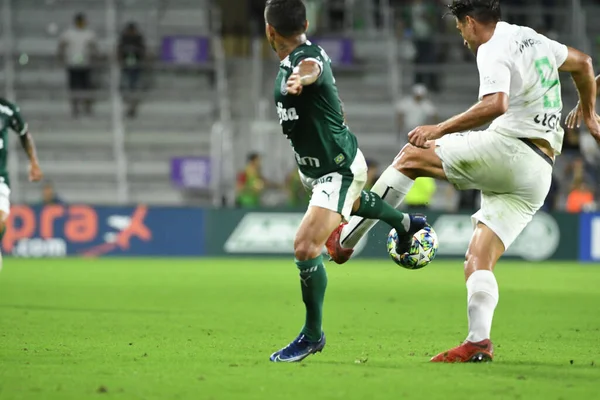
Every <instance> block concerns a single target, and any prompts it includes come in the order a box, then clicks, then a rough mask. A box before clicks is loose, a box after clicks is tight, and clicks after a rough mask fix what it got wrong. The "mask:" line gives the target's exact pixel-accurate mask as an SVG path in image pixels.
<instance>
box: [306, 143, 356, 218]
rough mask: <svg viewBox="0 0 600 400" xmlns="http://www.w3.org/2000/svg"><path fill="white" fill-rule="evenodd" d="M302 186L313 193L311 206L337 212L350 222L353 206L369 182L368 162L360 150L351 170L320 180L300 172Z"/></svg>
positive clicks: (334, 173)
mask: <svg viewBox="0 0 600 400" xmlns="http://www.w3.org/2000/svg"><path fill="white" fill-rule="evenodd" d="M300 179H301V180H302V184H303V185H304V187H305V188H306V190H309V191H311V192H312V195H311V196H310V203H309V206H316V207H321V208H325V209H328V210H332V211H335V212H337V213H339V214H341V215H342V217H343V218H344V220H346V221H349V220H350V214H351V213H352V205H353V204H354V202H355V201H356V199H358V198H359V197H360V193H361V191H362V190H363V188H364V187H365V183H366V182H367V162H366V161H365V157H364V156H363V154H362V152H361V151H360V150H357V152H356V157H355V158H354V161H353V162H352V165H351V166H350V168H349V169H345V170H341V171H336V172H332V173H330V174H327V175H323V176H321V177H319V178H316V179H313V178H309V177H307V176H305V175H303V174H302V172H300Z"/></svg>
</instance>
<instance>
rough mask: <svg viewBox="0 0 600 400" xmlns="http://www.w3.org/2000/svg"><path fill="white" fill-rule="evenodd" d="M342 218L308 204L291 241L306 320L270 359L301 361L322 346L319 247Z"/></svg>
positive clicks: (323, 283) (323, 280)
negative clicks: (288, 342)
mask: <svg viewBox="0 0 600 400" xmlns="http://www.w3.org/2000/svg"><path fill="white" fill-rule="evenodd" d="M341 220H342V217H341V215H340V214H339V213H337V212H335V211H332V210H328V209H325V208H321V207H318V206H311V207H309V209H308V211H307V213H306V215H305V216H304V219H303V220H302V223H301V224H300V228H299V229H298V233H297V234H296V240H295V242H294V255H295V257H296V266H297V267H298V269H299V270H300V288H301V290H302V301H303V302H304V305H305V307H306V319H305V322H304V327H303V328H302V331H301V332H300V335H298V337H297V338H296V339H294V340H293V341H292V342H291V343H290V344H289V345H288V346H286V347H285V348H283V349H281V350H279V351H277V352H275V353H273V354H272V355H271V361H274V362H297V361H302V360H303V359H304V358H306V357H308V356H309V355H311V354H314V353H316V352H320V351H321V350H323V347H325V334H324V333H323V330H322V322H323V301H324V299H325V289H326V288H327V273H326V271H325V266H324V265H323V256H322V254H321V250H322V249H323V245H324V244H325V241H326V240H327V237H328V236H329V235H330V233H331V231H332V230H333V229H335V227H337V226H338V225H339V224H340V221H341Z"/></svg>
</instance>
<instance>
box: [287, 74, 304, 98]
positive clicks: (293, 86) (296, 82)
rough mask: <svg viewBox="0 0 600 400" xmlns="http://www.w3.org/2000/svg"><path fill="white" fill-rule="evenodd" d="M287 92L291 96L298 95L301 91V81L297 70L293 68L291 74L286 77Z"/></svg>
mask: <svg viewBox="0 0 600 400" xmlns="http://www.w3.org/2000/svg"><path fill="white" fill-rule="evenodd" d="M287 92H288V94H291V95H292V96H298V95H299V94H300V93H302V81H301V79H300V74H299V73H298V71H297V70H294V72H293V73H292V75H290V77H289V78H288V81H287Z"/></svg>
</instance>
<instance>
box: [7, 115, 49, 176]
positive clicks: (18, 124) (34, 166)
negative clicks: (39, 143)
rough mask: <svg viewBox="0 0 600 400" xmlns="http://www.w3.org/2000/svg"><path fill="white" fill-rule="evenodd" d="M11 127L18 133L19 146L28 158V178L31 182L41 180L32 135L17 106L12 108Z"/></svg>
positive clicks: (40, 171)
mask: <svg viewBox="0 0 600 400" xmlns="http://www.w3.org/2000/svg"><path fill="white" fill-rule="evenodd" d="M11 129H12V130H14V131H15V132H16V133H18V134H19V138H20V139H21V146H22V147H23V150H25V154H27V158H28V159H29V180H30V181H32V182H37V181H40V180H42V178H43V177H44V174H43V173H42V169H41V168H40V162H39V160H38V157H37V151H36V149H35V142H34V141H33V137H32V136H31V134H30V133H29V129H28V126H27V124H26V123H25V121H23V118H22V117H21V113H20V112H19V109H18V108H15V109H14V115H13V117H12V120H11Z"/></svg>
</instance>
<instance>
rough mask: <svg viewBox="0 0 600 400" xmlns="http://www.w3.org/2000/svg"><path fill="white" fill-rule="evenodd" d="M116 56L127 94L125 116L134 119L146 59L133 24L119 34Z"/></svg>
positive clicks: (140, 36) (142, 42)
mask: <svg viewBox="0 0 600 400" xmlns="http://www.w3.org/2000/svg"><path fill="white" fill-rule="evenodd" d="M118 56H119V62H120V63H121V68H122V69H121V71H122V79H123V89H124V90H125V91H126V94H127V96H126V97H125V99H126V102H127V103H128V106H129V107H128V110H127V116H128V117H129V118H135V116H136V114H137V107H138V105H139V97H138V95H136V93H135V92H137V91H138V90H139V84H140V77H141V75H142V68H143V63H144V60H145V58H146V43H145V40H144V36H143V35H142V33H141V32H140V31H139V29H138V27H137V25H136V24H135V23H134V22H130V23H128V24H127V26H126V27H125V29H124V30H123V32H122V33H121V37H120V38H119V47H118Z"/></svg>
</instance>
